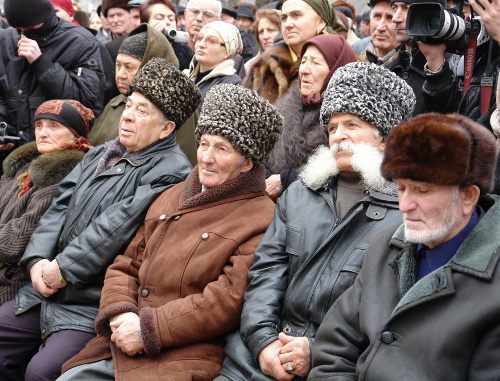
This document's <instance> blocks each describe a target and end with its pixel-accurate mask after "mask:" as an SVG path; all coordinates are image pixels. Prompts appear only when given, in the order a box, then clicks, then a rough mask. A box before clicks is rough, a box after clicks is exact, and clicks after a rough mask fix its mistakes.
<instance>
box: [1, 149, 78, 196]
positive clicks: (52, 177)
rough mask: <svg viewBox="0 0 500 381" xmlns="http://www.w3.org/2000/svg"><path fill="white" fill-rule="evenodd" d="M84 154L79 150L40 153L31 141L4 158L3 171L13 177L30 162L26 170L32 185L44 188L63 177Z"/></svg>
mask: <svg viewBox="0 0 500 381" xmlns="http://www.w3.org/2000/svg"><path fill="white" fill-rule="evenodd" d="M84 156H85V153H84V152H82V151H79V150H64V151H57V152H51V153H46V154H44V155H41V154H40V153H39V152H38V151H37V149H36V143H35V142H31V143H27V144H24V145H22V146H21V147H19V148H17V149H15V150H14V151H12V153H11V154H10V155H9V156H7V157H6V158H5V161H4V163H3V167H4V173H5V175H6V176H8V177H14V176H16V174H17V172H18V171H19V170H20V169H21V168H22V167H23V166H25V165H26V164H28V163H31V164H30V166H29V169H28V171H29V172H30V173H31V181H32V182H33V186H35V187H37V188H46V187H48V186H51V185H54V184H57V183H59V182H60V181H61V180H62V179H64V178H65V177H66V176H67V175H68V174H69V173H70V172H71V171H72V170H73V168H74V167H75V166H76V165H77V164H78V163H79V162H80V161H81V160H82V159H83V157H84Z"/></svg>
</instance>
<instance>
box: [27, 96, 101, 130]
mask: <svg viewBox="0 0 500 381" xmlns="http://www.w3.org/2000/svg"><path fill="white" fill-rule="evenodd" d="M43 118H44V119H50V120H55V121H56V122H59V123H61V124H64V125H65V126H66V127H68V128H69V129H70V130H71V131H73V133H74V134H75V135H77V136H78V137H80V136H81V137H84V138H88V136H89V131H90V129H91V128H92V125H93V122H94V113H93V112H92V110H90V109H88V108H87V107H85V106H84V105H82V104H81V103H80V102H78V101H75V100H73V99H53V100H50V101H46V102H43V103H42V104H41V105H40V106H38V108H37V109H36V112H35V118H34V119H35V121H37V120H38V119H43Z"/></svg>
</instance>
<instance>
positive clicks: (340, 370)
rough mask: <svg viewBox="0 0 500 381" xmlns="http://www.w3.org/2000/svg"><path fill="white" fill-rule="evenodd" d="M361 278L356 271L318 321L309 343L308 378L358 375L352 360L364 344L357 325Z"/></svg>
mask: <svg viewBox="0 0 500 381" xmlns="http://www.w3.org/2000/svg"><path fill="white" fill-rule="evenodd" d="M361 271H363V270H361ZM361 279H362V276H361V274H360V275H358V276H357V277H356V280H355V281H354V283H353V285H352V286H351V287H350V288H348V289H347V291H345V292H344V293H343V294H342V295H341V296H340V297H339V298H338V299H337V300H336V301H335V303H334V304H333V305H332V307H330V309H329V310H328V312H327V314H326V315H325V318H324V319H323V321H322V322H321V325H320V327H319V329H318V332H317V334H316V338H315V341H314V345H313V347H312V370H311V372H310V373H309V377H308V380H325V379H328V380H336V381H347V380H357V379H358V377H357V375H356V363H357V361H358V358H359V357H360V356H361V354H362V353H363V350H364V349H365V348H366V347H367V343H366V342H365V340H364V339H363V335H362V333H361V332H360V327H359V307H360V301H361V293H362V281H361Z"/></svg>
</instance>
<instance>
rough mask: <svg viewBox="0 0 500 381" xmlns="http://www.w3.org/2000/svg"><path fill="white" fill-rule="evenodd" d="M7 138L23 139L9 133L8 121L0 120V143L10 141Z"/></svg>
mask: <svg viewBox="0 0 500 381" xmlns="http://www.w3.org/2000/svg"><path fill="white" fill-rule="evenodd" d="M7 140H21V138H20V137H19V136H9V135H7V123H5V122H0V144H7V143H9V142H8V141H7Z"/></svg>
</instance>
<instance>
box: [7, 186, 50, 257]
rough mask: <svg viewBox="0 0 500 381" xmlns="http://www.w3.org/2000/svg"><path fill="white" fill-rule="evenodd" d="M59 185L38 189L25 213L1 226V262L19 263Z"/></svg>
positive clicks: (27, 205)
mask: <svg viewBox="0 0 500 381" xmlns="http://www.w3.org/2000/svg"><path fill="white" fill-rule="evenodd" d="M56 190H57V185H52V186H50V187H47V188H43V189H37V190H36V191H35V192H33V194H32V195H31V197H30V199H29V201H28V202H27V204H26V206H25V212H24V213H23V214H22V215H21V216H19V217H17V218H12V219H10V220H8V221H6V222H5V223H4V224H0V247H1V248H2V249H1V250H0V262H5V263H10V264H13V263H17V262H18V261H19V260H20V259H21V256H22V255H23V253H24V249H26V246H27V245H28V242H29V240H30V237H31V235H32V234H33V231H34V230H35V228H36V227H37V225H38V222H39V221H40V218H41V216H42V215H43V213H44V212H45V211H46V210H47V209H48V207H49V206H50V203H51V202H52V199H53V198H54V193H55V192H56Z"/></svg>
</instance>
